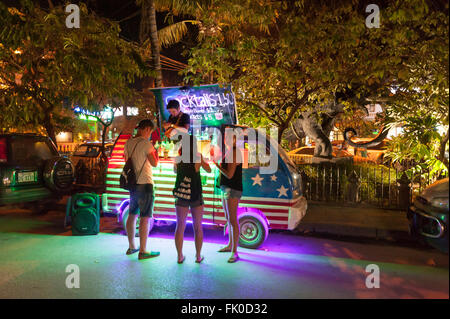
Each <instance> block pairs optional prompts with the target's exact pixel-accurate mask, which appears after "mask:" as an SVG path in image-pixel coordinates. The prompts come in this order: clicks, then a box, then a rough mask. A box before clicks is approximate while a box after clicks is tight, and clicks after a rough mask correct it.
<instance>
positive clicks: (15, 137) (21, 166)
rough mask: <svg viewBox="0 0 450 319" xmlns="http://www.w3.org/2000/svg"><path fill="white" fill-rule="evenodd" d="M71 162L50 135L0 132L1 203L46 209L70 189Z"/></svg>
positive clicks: (71, 181) (37, 209) (72, 173)
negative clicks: (60, 152) (62, 153)
mask: <svg viewBox="0 0 450 319" xmlns="http://www.w3.org/2000/svg"><path fill="white" fill-rule="evenodd" d="M73 178H74V167H73V165H72V162H71V161H70V160H69V159H68V158H66V157H62V156H60V154H59V153H58V151H57V149H56V146H55V144H54V143H53V142H52V141H51V139H50V138H48V137H46V136H40V135H36V134H16V133H14V134H0V206H5V205H17V206H20V207H26V208H30V207H31V208H32V209H33V210H35V211H39V212H44V211H47V210H48V209H49V208H51V207H52V205H49V203H54V202H55V201H58V200H60V199H61V197H62V195H64V194H66V193H67V192H69V191H70V189H71V187H72V183H73Z"/></svg>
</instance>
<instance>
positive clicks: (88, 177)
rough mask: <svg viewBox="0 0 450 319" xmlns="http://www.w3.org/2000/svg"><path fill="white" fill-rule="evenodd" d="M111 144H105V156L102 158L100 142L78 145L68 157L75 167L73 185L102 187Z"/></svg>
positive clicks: (111, 147)
mask: <svg viewBox="0 0 450 319" xmlns="http://www.w3.org/2000/svg"><path fill="white" fill-rule="evenodd" d="M113 146H114V144H113V143H109V142H108V143H105V156H102V152H101V147H102V143H101V142H86V143H83V144H80V145H79V146H78V147H77V148H76V149H75V151H74V152H73V154H72V156H71V157H70V159H71V161H72V163H73V165H74V166H75V184H77V185H94V186H102V185H104V184H105V180H106V168H107V166H108V157H110V155H111V151H112V149H113Z"/></svg>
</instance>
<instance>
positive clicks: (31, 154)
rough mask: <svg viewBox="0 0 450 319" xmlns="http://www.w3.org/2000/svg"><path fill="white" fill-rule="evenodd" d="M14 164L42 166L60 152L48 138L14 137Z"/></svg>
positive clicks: (12, 147) (12, 144)
mask: <svg viewBox="0 0 450 319" xmlns="http://www.w3.org/2000/svg"><path fill="white" fill-rule="evenodd" d="M11 151H12V162H13V163H14V164H18V165H36V164H38V165H40V164H41V163H42V162H43V161H46V160H48V159H50V158H52V157H54V156H58V152H57V151H56V149H55V148H54V147H53V145H52V144H51V143H50V141H49V140H47V139H46V138H40V137H35V136H14V137H12V138H11Z"/></svg>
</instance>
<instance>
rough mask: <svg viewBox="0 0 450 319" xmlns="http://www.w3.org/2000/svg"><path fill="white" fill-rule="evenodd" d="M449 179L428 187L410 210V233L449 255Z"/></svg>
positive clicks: (408, 214)
mask: <svg viewBox="0 0 450 319" xmlns="http://www.w3.org/2000/svg"><path fill="white" fill-rule="evenodd" d="M448 192H449V179H448V178H445V179H442V180H439V181H437V182H435V183H433V184H432V185H430V186H428V187H427V188H426V189H425V190H424V191H423V192H422V193H421V194H420V196H417V197H416V198H415V200H414V202H413V205H412V206H411V207H410V208H409V209H408V213H407V217H408V220H409V227H410V233H411V235H412V236H414V237H415V238H417V239H419V240H421V241H424V242H426V243H427V244H429V245H431V246H433V247H435V248H437V249H439V250H441V251H443V252H445V253H448V240H449V239H448V214H449V206H448V198H449V194H448Z"/></svg>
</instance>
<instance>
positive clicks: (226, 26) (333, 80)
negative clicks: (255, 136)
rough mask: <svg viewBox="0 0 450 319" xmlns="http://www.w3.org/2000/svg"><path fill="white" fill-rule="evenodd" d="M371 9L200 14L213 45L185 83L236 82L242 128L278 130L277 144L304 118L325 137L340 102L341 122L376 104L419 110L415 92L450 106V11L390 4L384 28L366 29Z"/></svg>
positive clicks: (256, 5)
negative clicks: (248, 124) (292, 124)
mask: <svg viewBox="0 0 450 319" xmlns="http://www.w3.org/2000/svg"><path fill="white" fill-rule="evenodd" d="M367 4H368V3H366V2H364V1H357V0H353V1H308V0H304V1H269V0H267V1H237V0H226V1H211V3H210V4H208V5H204V6H203V7H202V10H198V11H197V13H196V14H198V16H196V18H197V19H198V20H200V21H202V29H200V32H204V35H205V36H204V37H203V40H202V41H201V42H200V43H199V45H198V46H197V47H195V48H194V49H192V50H190V51H189V52H188V55H189V65H190V68H189V69H188V70H187V71H186V79H187V81H190V82H192V83H202V82H204V81H211V80H213V81H214V82H220V83H232V84H233V87H234V88H235V91H236V95H237V101H238V103H239V108H240V112H239V114H240V118H241V120H243V122H247V120H251V121H254V120H255V114H256V116H257V117H259V118H260V119H261V120H260V121H259V123H260V124H268V121H270V123H272V125H275V126H277V127H278V129H279V140H281V136H282V133H283V131H284V130H285V129H286V128H287V127H288V125H289V123H290V122H291V121H292V120H293V119H296V118H299V117H300V118H301V117H303V118H305V119H307V121H308V122H309V123H311V125H315V130H322V131H323V132H324V133H325V135H326V128H325V127H320V124H322V123H323V116H322V114H326V113H328V114H330V105H331V106H333V103H335V104H339V105H340V107H338V108H336V107H335V106H336V105H334V107H331V113H333V116H336V115H337V114H338V113H341V112H344V111H346V110H349V109H355V108H360V107H362V106H364V105H366V104H369V103H377V102H379V103H383V104H389V103H390V101H397V103H400V101H403V102H401V103H406V101H409V102H408V103H410V104H413V103H414V102H416V101H417V100H416V99H415V97H414V96H413V95H410V94H406V93H405V92H407V91H410V90H411V89H412V88H414V89H419V90H421V92H423V93H425V91H426V93H427V94H429V93H432V92H436V91H439V92H440V93H439V94H438V95H439V97H438V95H436V94H431V95H429V99H431V100H433V103H435V105H436V106H437V105H439V108H443V107H446V105H447V104H448V13H447V10H448V5H447V6H443V7H438V8H436V6H433V5H432V4H430V2H427V1H425V0H411V1H406V2H405V1H399V0H396V1H386V2H384V3H383V5H380V15H381V18H380V21H381V23H380V27H379V28H368V27H367V26H366V23H365V22H366V18H367V16H368V15H369V13H366V11H365V9H366V6H367ZM395 89H396V90H395ZM399 95H401V98H400V97H399ZM330 101H331V104H330ZM430 102H431V101H430ZM247 115H248V118H247ZM447 118H448V115H447ZM316 124H319V125H316ZM328 124H329V123H327V125H328ZM253 125H255V123H253Z"/></svg>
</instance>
